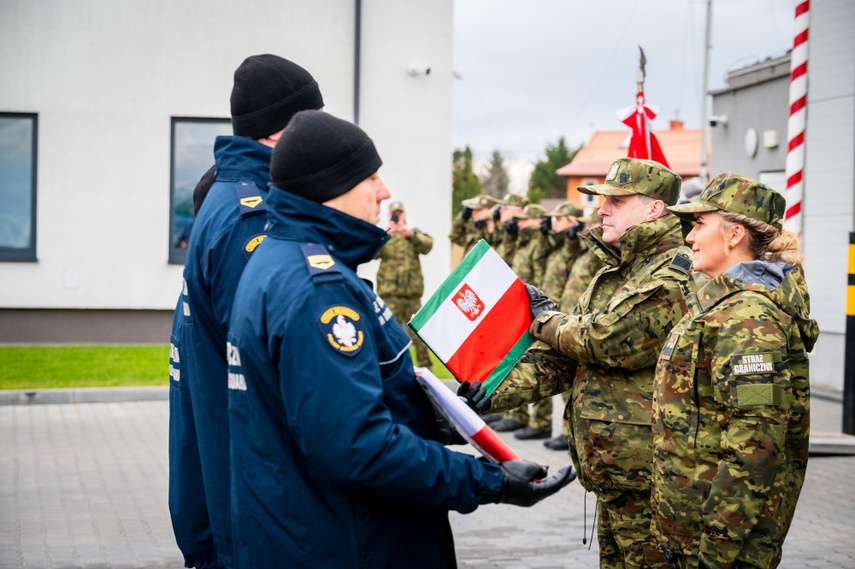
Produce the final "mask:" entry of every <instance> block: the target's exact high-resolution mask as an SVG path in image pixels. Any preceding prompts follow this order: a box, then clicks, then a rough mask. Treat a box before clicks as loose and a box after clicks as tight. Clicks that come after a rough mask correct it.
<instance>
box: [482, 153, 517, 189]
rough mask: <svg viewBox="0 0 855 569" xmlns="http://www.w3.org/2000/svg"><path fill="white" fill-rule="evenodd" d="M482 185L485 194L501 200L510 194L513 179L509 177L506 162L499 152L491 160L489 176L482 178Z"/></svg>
mask: <svg viewBox="0 0 855 569" xmlns="http://www.w3.org/2000/svg"><path fill="white" fill-rule="evenodd" d="M481 185H482V186H483V187H484V192H485V193H487V194H490V195H491V196H493V197H496V198H499V199H501V198H503V197H504V196H505V194H507V193H508V187H509V186H510V185H511V179H510V177H508V171H507V170H506V169H505V160H504V158H502V154H501V153H500V152H499V151H498V150H494V151H493V157H492V158H491V159H490V168H489V169H488V170H487V175H486V176H484V177H483V178H481Z"/></svg>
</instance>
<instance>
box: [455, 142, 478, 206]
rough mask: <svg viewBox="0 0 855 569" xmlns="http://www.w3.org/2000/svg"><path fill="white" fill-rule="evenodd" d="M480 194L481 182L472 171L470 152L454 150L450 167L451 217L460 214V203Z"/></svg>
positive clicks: (468, 150) (467, 150) (467, 148)
mask: <svg viewBox="0 0 855 569" xmlns="http://www.w3.org/2000/svg"><path fill="white" fill-rule="evenodd" d="M481 192H482V189H481V180H479V179H478V176H477V175H476V174H475V172H474V171H473V170H472V151H471V150H470V149H469V147H468V146H467V147H466V148H465V149H464V150H455V151H454V155H453V157H452V165H451V217H452V219H453V218H454V217H455V216H456V215H457V214H458V213H460V209H461V207H462V206H461V205H460V202H461V201H463V200H465V199H468V198H474V197H475V196H477V195H478V194H480V193H481Z"/></svg>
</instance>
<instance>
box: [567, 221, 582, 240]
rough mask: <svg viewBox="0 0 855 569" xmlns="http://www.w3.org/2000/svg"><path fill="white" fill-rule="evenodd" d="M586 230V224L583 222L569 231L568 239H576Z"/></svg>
mask: <svg viewBox="0 0 855 569" xmlns="http://www.w3.org/2000/svg"><path fill="white" fill-rule="evenodd" d="M583 229H585V224H584V223H582V222H581V221H580V222H579V223H577V224H576V225H574V226H573V227H571V228H570V229H568V230H567V239H576V236H577V235H579V232H580V231H582V230H583Z"/></svg>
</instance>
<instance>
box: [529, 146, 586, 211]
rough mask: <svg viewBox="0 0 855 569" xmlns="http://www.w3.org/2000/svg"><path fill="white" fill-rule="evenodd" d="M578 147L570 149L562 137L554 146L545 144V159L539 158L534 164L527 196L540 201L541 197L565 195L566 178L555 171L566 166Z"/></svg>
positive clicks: (564, 197)
mask: <svg viewBox="0 0 855 569" xmlns="http://www.w3.org/2000/svg"><path fill="white" fill-rule="evenodd" d="M577 152H579V149H578V148H577V149H575V150H570V149H569V148H568V147H567V144H566V143H565V142H564V137H563V136H562V137H561V138H559V139H558V144H556V145H555V146H552V145H547V146H546V160H541V161H540V162H538V163H537V164H535V165H534V170H533V171H532V173H531V178H529V181H528V197H529V200H531V201H534V198H535V197H538V198H539V199H538V200H537V201H540V199H542V198H561V199H566V197H567V180H566V179H565V178H564V177H563V176H559V175H558V174H556V173H555V171H556V170H558V169H559V168H561V167H562V166H566V165H567V164H569V163H570V161H571V160H573V157H574V156H576V153H577Z"/></svg>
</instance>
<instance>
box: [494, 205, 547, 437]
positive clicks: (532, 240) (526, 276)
mask: <svg viewBox="0 0 855 569" xmlns="http://www.w3.org/2000/svg"><path fill="white" fill-rule="evenodd" d="M545 215H546V208H544V207H543V206H541V205H539V204H529V205H527V206H525V208H523V211H522V213H519V214H517V215H515V216H514V217H515V218H516V219H518V220H519V219H535V218H539V217H543V216H545ZM515 247H516V250H515V251H514V256H513V261H512V263H511V268H512V269H513V271H514V272H515V273H516V274H517V276H518V277H519V278H520V279H521V280H522V281H523V282H524V283H530V284H533V285H535V286H537V285H539V284H540V281H541V280H542V279H543V270H544V268H545V264H546V255H547V254H548V253H549V243H548V241H547V239H546V236H545V235H543V234H542V233H541V232H540V227H526V228H524V229H520V230H519V234H518V236H517V239H516V244H515ZM551 412H552V410H551V409H550V413H551ZM502 418H503V419H511V420H513V421H516V422H518V423H522V424H523V425H528V424H530V423H531V421H532V417H531V414H530V413H529V410H528V405H523V406H522V407H520V408H519V409H512V410H510V411H508V412H507V413H504V414H502ZM541 422H542V421H541ZM549 423H550V425H551V424H552V419H551V418H550V421H549ZM532 426H533V425H532ZM535 428H538V429H543V428H544V427H535ZM550 428H551V427H550Z"/></svg>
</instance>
